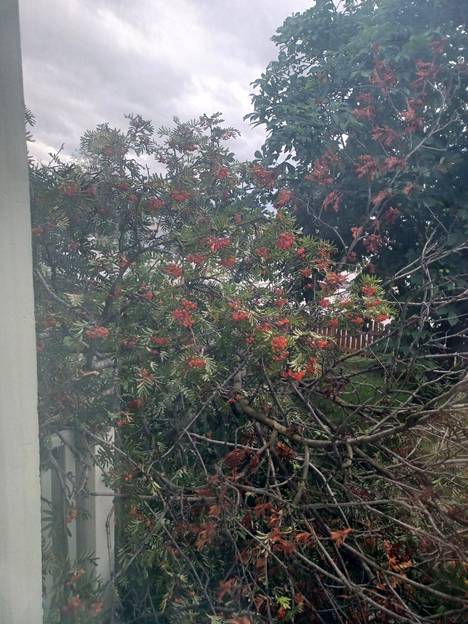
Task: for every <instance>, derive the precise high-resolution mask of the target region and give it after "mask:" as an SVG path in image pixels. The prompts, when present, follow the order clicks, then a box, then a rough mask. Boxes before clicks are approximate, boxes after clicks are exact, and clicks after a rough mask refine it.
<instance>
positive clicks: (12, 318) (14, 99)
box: [0, 0, 42, 624]
mask: <svg viewBox="0 0 468 624" xmlns="http://www.w3.org/2000/svg"><path fill="white" fill-rule="evenodd" d="M36 391H37V380H36V351H35V335H34V299H33V286H32V260H31V226H30V215H29V195H28V179H27V166H26V146H25V140H24V103H23V86H22V76H21V52H20V39H19V20H18V2H17V0H0V501H1V505H0V623H1V624H40V622H41V621H42V608H41V603H42V596H41V535H40V490H39V450H38V424H37V405H36Z"/></svg>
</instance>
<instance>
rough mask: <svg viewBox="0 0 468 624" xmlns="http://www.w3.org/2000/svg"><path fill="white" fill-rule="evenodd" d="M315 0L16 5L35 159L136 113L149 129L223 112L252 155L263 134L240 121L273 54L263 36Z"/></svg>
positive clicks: (29, 0)
mask: <svg viewBox="0 0 468 624" xmlns="http://www.w3.org/2000/svg"><path fill="white" fill-rule="evenodd" d="M311 4H312V0H20V11H21V28H22V33H21V34H22V46H23V72H24V89H25V99H26V105H27V106H28V107H29V108H30V109H31V110H32V111H33V113H34V115H35V116H36V118H37V126H36V128H35V131H34V134H35V138H36V144H35V146H34V148H33V150H32V151H33V153H34V154H35V155H36V156H38V157H40V158H47V155H48V153H49V152H50V151H55V150H56V149H57V148H59V147H60V145H61V144H62V143H64V144H65V151H66V152H67V153H71V152H73V151H74V150H75V149H76V148H77V146H78V144H79V137H80V135H81V134H82V133H83V131H84V130H85V129H88V128H93V127H94V126H95V125H96V124H98V123H101V122H103V121H109V122H110V123H111V124H112V125H115V126H118V127H123V126H124V125H125V120H124V119H123V115H124V114H125V113H130V112H133V113H139V114H141V115H142V116H143V117H145V118H147V119H151V120H152V121H153V122H154V124H155V126H156V127H159V126H161V125H167V124H169V123H170V122H171V119H172V117H173V116H174V115H177V116H179V117H180V118H181V119H182V120H185V119H189V118H193V117H196V116H198V115H200V114H202V113H207V114H211V113H214V112H217V111H220V112H222V113H223V115H224V118H225V119H226V122H227V123H228V124H229V125H233V126H235V127H236V128H238V129H239V130H241V132H242V135H243V136H242V138H241V139H239V140H238V141H236V143H235V145H233V147H235V151H236V152H237V154H238V156H239V157H240V158H251V157H252V156H253V152H254V150H255V149H256V148H257V147H258V146H259V145H261V144H262V142H263V131H262V130H261V129H255V130H254V129H252V128H249V126H248V125H247V124H246V123H244V122H243V121H242V117H243V116H244V115H245V114H246V113H248V112H250V111H251V104H250V98H249V94H250V92H251V87H250V83H251V82H252V81H253V80H255V79H256V78H258V77H259V76H260V74H261V72H262V71H263V70H264V69H265V67H266V65H267V64H268V62H269V61H271V60H273V59H274V58H275V57H276V50H275V46H274V45H273V43H272V42H271V41H270V37H271V36H272V35H273V34H274V32H275V30H276V28H277V27H278V26H279V25H281V23H282V22H283V20H284V19H285V17H287V16H288V15H290V14H292V13H295V12H298V11H304V10H305V9H307V8H309V7H310V6H311Z"/></svg>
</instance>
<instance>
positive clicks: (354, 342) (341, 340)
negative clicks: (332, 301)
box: [317, 321, 388, 355]
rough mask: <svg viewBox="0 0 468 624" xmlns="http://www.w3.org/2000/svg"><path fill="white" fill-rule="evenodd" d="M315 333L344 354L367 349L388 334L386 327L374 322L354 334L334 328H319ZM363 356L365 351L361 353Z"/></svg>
mask: <svg viewBox="0 0 468 624" xmlns="http://www.w3.org/2000/svg"><path fill="white" fill-rule="evenodd" d="M317 333H318V334H320V335H322V336H326V337H327V338H331V339H332V340H333V341H334V342H335V343H336V345H337V346H338V347H339V349H340V350H341V351H344V353H355V352H356V351H361V349H364V350H365V349H367V348H368V347H370V346H371V345H372V344H373V343H374V342H375V341H376V340H378V339H380V338H382V337H383V336H385V335H386V334H388V325H387V326H385V325H383V324H382V323H377V322H376V321H370V322H369V325H368V328H366V329H365V330H359V331H356V332H352V331H349V330H348V329H337V328H335V327H319V328H318V329H317ZM362 355H365V351H364V352H363V353H362Z"/></svg>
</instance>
